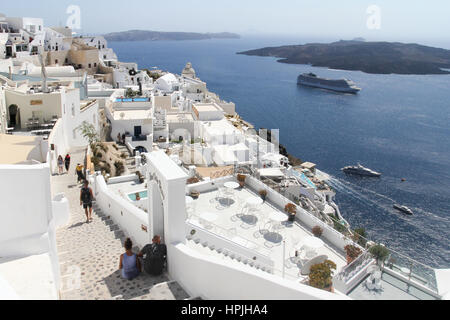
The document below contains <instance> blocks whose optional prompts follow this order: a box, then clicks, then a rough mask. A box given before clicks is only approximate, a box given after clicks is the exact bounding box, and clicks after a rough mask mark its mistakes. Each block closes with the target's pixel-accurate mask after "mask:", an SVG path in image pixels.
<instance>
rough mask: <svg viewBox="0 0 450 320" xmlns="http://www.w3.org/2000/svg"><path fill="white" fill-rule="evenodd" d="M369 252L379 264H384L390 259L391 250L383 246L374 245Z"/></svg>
mask: <svg viewBox="0 0 450 320" xmlns="http://www.w3.org/2000/svg"><path fill="white" fill-rule="evenodd" d="M369 252H370V253H371V254H372V256H373V257H374V258H375V259H376V260H377V264H380V263H384V261H386V259H387V258H388V257H389V250H388V248H386V247H385V246H382V245H381V244H377V245H374V246H372V247H370V248H369Z"/></svg>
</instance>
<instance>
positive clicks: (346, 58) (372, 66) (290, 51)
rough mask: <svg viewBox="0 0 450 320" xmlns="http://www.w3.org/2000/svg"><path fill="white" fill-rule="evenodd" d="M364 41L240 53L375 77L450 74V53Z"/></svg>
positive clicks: (428, 48)
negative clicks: (361, 72) (384, 75)
mask: <svg viewBox="0 0 450 320" xmlns="http://www.w3.org/2000/svg"><path fill="white" fill-rule="evenodd" d="M361 40H362V41H361ZM361 40H360V39H355V40H351V41H344V40H341V41H338V42H333V43H330V44H323V43H310V44H305V45H290V46H281V47H267V48H262V49H256V50H250V51H245V52H238V54H244V55H249V56H262V57H276V58H282V59H280V60H278V62H282V63H291V64H310V65H312V66H315V67H328V68H330V69H341V70H352V71H353V70H354V71H356V70H359V71H363V72H366V73H373V74H422V75H423V74H450V71H449V70H443V69H450V50H446V49H440V48H433V47H427V46H423V45H419V44H404V43H398V42H365V41H364V39H361Z"/></svg>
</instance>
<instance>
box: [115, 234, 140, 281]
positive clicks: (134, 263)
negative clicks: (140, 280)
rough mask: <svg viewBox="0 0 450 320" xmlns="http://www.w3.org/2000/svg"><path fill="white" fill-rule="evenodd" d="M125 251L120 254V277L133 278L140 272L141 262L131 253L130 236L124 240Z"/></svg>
mask: <svg viewBox="0 0 450 320" xmlns="http://www.w3.org/2000/svg"><path fill="white" fill-rule="evenodd" d="M124 247H125V253H122V254H121V255H120V263H119V269H120V270H122V278H124V279H126V280H133V279H134V278H136V277H137V276H138V275H139V273H140V272H141V263H140V261H139V259H138V257H137V255H136V254H134V253H133V251H132V248H133V242H132V241H131V239H130V238H127V239H126V240H125V244H124Z"/></svg>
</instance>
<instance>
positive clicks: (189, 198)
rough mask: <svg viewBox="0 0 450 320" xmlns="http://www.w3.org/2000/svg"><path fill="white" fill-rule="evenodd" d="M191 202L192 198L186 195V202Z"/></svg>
mask: <svg viewBox="0 0 450 320" xmlns="http://www.w3.org/2000/svg"><path fill="white" fill-rule="evenodd" d="M192 202H194V198H192V197H189V196H186V204H191V203H192Z"/></svg>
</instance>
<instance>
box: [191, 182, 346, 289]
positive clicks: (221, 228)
mask: <svg viewBox="0 0 450 320" xmlns="http://www.w3.org/2000/svg"><path fill="white" fill-rule="evenodd" d="M258 199H261V198H260V196H259V195H258V194H257V193H256V192H255V191H254V190H252V189H250V188H248V187H245V188H242V189H240V188H238V189H235V190H233V193H232V194H230V195H229V196H223V195H220V194H219V193H218V190H213V191H208V192H202V193H201V194H200V197H199V198H198V199H197V200H194V201H192V202H191V201H190V200H189V198H188V202H190V203H188V204H187V206H188V217H189V218H188V222H189V223H190V224H191V225H193V226H198V227H199V228H203V229H206V230H207V231H208V232H210V233H212V234H215V235H219V236H221V237H222V238H224V239H226V240H227V241H230V242H231V243H233V245H235V246H238V247H243V248H245V249H250V250H253V251H254V252H256V253H258V254H260V255H261V256H265V257H267V258H269V259H270V260H272V261H273V273H274V274H277V275H280V276H282V275H283V268H284V272H285V278H287V279H291V280H293V281H300V280H304V278H303V277H301V276H300V275H299V273H300V270H301V268H302V267H303V266H304V265H305V264H306V263H307V262H308V261H309V260H311V259H312V258H314V257H317V256H321V255H326V256H327V257H328V259H329V260H332V261H333V262H335V263H336V265H337V271H336V272H339V270H341V269H342V268H343V267H345V265H346V264H347V262H346V260H345V258H344V256H343V253H339V252H338V250H337V249H334V248H333V246H332V244H330V243H326V242H325V243H323V245H322V246H320V244H319V246H318V248H316V249H315V250H307V249H304V250H302V247H303V246H304V245H306V244H307V243H308V242H311V238H313V236H312V233H311V232H310V231H309V230H308V229H307V228H306V227H305V226H303V225H301V224H300V223H298V222H295V223H288V222H287V219H288V216H287V214H286V213H285V212H284V209H281V208H280V207H278V206H277V205H276V204H274V203H272V202H270V201H265V202H264V203H262V204H259V205H255V206H254V207H253V208H252V209H250V211H248V210H247V209H245V208H246V207H247V206H248V204H249V203H251V202H252V201H254V202H255V203H257V202H258ZM319 242H320V241H319ZM284 246H285V248H284ZM296 250H297V251H298V255H299V257H295V251H296ZM202 251H203V250H202ZM203 252H204V251H203ZM211 254H214V253H211Z"/></svg>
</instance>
